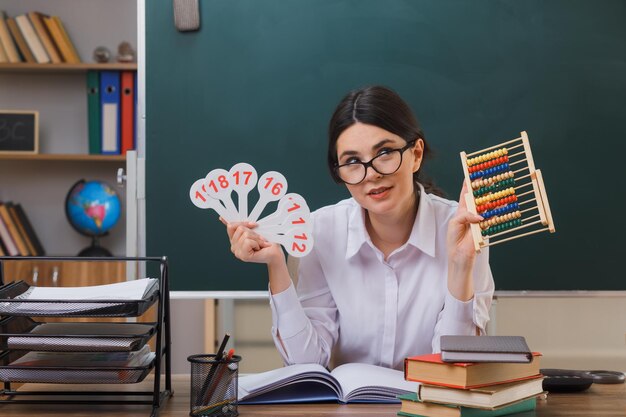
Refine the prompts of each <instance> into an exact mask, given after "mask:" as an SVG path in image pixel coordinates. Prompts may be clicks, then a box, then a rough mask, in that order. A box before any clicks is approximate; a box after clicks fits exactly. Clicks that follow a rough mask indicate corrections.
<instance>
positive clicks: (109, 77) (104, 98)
mask: <svg viewBox="0 0 626 417" xmlns="http://www.w3.org/2000/svg"><path fill="white" fill-rule="evenodd" d="M100 104H101V106H100V111H101V112H102V113H101V114H102V118H101V120H102V153H103V154H105V155H119V153H120V148H121V134H120V131H121V126H120V73H119V71H102V72H101V73H100Z"/></svg>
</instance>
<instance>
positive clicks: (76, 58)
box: [52, 16, 80, 63]
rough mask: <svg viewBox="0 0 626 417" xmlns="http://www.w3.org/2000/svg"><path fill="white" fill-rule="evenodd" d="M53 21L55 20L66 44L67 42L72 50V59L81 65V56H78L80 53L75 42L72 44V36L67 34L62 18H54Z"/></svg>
mask: <svg viewBox="0 0 626 417" xmlns="http://www.w3.org/2000/svg"><path fill="white" fill-rule="evenodd" d="M52 20H54V22H55V23H56V25H57V27H58V28H59V30H60V31H61V35H62V36H63V38H64V39H65V42H67V45H68V46H69V48H70V53H71V54H72V58H73V59H74V62H75V63H80V56H79V55H78V51H77V50H76V46H74V42H72V39H71V38H70V35H69V34H68V33H67V30H66V29H65V25H64V24H63V22H62V21H61V18H60V17H59V16H52Z"/></svg>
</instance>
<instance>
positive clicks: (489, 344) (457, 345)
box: [441, 335, 533, 363]
mask: <svg viewBox="0 0 626 417" xmlns="http://www.w3.org/2000/svg"><path fill="white" fill-rule="evenodd" d="M532 359H533V354H532V352H531V351H530V348H529V347H528V345H527V344H526V339H524V337H523V336H456V335H454V336H453V335H444V336H441V360H443V361H444V362H518V363H528V362H530V361H532Z"/></svg>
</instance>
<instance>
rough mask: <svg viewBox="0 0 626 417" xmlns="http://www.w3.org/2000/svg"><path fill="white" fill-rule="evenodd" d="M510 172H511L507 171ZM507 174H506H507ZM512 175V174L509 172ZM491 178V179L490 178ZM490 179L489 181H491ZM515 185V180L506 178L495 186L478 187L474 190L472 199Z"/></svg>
mask: <svg viewBox="0 0 626 417" xmlns="http://www.w3.org/2000/svg"><path fill="white" fill-rule="evenodd" d="M509 172H511V171H509ZM507 174H508V173H507ZM511 174H512V172H511ZM491 178H493V177H491ZM491 178H490V179H491ZM514 185H515V180H514V179H513V178H507V179H505V180H503V181H499V182H496V183H495V184H491V185H488V186H486V187H480V188H479V189H477V190H474V197H480V196H481V195H485V194H487V193H493V192H495V191H500V190H503V189H505V188H508V187H512V186H514Z"/></svg>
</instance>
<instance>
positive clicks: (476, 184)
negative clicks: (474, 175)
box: [472, 171, 515, 190]
mask: <svg viewBox="0 0 626 417" xmlns="http://www.w3.org/2000/svg"><path fill="white" fill-rule="evenodd" d="M514 176H515V174H514V173H513V171H508V172H504V173H502V174H498V175H495V176H493V177H489V178H481V179H479V180H476V181H472V189H474V190H475V189H477V188H481V187H487V186H489V185H492V184H493V183H496V182H499V181H503V180H506V179H509V178H513V177H514Z"/></svg>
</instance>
